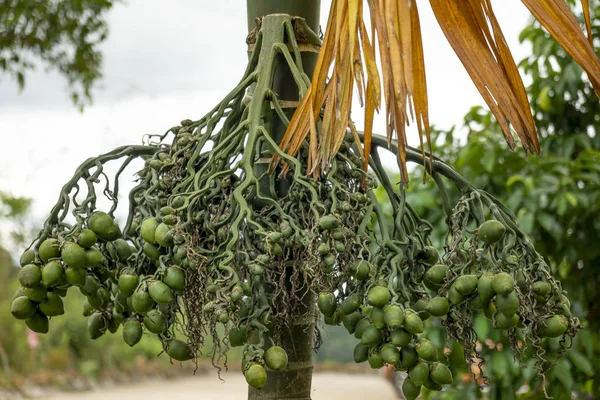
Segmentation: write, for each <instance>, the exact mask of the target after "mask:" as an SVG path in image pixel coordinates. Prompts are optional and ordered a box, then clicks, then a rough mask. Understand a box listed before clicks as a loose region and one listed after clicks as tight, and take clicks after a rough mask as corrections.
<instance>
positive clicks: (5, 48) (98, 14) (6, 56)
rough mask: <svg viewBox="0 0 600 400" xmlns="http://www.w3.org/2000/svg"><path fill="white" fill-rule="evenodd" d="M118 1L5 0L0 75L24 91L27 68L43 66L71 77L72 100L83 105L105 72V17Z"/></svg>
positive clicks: (0, 23)
mask: <svg viewBox="0 0 600 400" xmlns="http://www.w3.org/2000/svg"><path fill="white" fill-rule="evenodd" d="M117 1H118V0H117ZM117 1H112V0H69V1H54V0H28V1H21V0H3V1H2V2H1V5H2V6H1V7H0V73H4V74H5V75H7V76H9V77H11V78H12V79H14V80H16V81H17V84H18V85H19V88H20V89H23V88H24V87H25V83H26V81H27V73H28V72H29V71H31V70H33V69H35V68H36V67H38V68H39V67H40V66H44V67H45V68H46V69H48V70H50V69H53V70H56V71H58V72H59V73H60V74H61V75H62V76H63V77H65V78H66V79H67V82H68V84H69V89H70V95H71V99H72V101H73V103H75V104H76V105H78V106H80V107H83V105H84V104H85V103H89V102H91V99H92V95H91V90H92V87H93V85H94V84H95V83H96V82H97V81H98V80H99V78H100V77H101V76H102V73H101V71H100V67H101V65H102V53H101V51H100V45H101V43H102V42H103V41H104V40H105V39H106V37H107V35H108V26H107V24H106V19H105V16H106V13H107V12H108V11H109V10H110V9H111V8H112V6H113V4H114V3H116V2H117ZM40 64H41V65H40Z"/></svg>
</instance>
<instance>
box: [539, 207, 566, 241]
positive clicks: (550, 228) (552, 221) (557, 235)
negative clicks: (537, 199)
mask: <svg viewBox="0 0 600 400" xmlns="http://www.w3.org/2000/svg"><path fill="white" fill-rule="evenodd" d="M537 221H538V222H539V224H540V225H541V226H542V228H544V229H545V230H546V231H547V232H548V233H549V234H550V235H551V236H552V238H553V239H554V240H556V241H557V242H560V239H561V238H562V228H561V227H560V225H559V224H558V223H557V222H556V218H555V217H554V216H553V215H551V214H548V213H545V212H541V213H538V215H537Z"/></svg>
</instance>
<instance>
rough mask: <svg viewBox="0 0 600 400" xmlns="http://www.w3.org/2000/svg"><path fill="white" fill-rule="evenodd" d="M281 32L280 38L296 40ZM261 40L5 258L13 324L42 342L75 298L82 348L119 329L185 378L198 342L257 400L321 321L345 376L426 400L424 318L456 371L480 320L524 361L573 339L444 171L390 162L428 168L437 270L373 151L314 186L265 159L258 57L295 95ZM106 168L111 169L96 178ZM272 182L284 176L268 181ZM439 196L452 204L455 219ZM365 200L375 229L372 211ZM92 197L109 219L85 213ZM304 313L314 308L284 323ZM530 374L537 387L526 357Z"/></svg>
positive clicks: (429, 374) (475, 203)
mask: <svg viewBox="0 0 600 400" xmlns="http://www.w3.org/2000/svg"><path fill="white" fill-rule="evenodd" d="M280 18H281V19H282V22H281V26H282V29H283V30H284V31H286V32H287V31H289V30H291V31H293V30H294V29H295V28H294V25H293V24H292V22H291V20H285V16H281V17H280ZM263 26H264V24H263ZM273 32H275V33H276V29H271V30H265V31H264V32H262V31H260V32H258V34H257V38H256V43H255V50H254V51H253V53H252V55H251V57H250V61H249V66H248V68H247V70H246V73H245V74H244V76H243V78H242V80H241V81H240V83H239V84H238V85H237V86H236V87H235V88H234V89H233V90H232V91H231V92H230V93H229V94H228V95H227V96H226V97H225V98H224V99H223V101H222V102H221V103H220V104H218V105H217V106H216V107H215V108H214V109H213V110H212V111H211V112H209V113H208V114H207V115H206V116H204V117H203V118H201V119H198V120H191V119H186V120H183V121H181V123H180V124H179V125H177V126H175V127H173V128H171V129H169V130H168V131H167V132H166V133H165V134H163V135H152V136H148V137H147V139H146V140H145V144H144V145H140V146H126V147H121V148H117V149H115V150H114V151H112V152H109V153H106V154H104V155H101V156H99V157H96V158H90V159H88V160H87V161H85V162H84V163H83V164H82V165H81V166H80V167H79V168H78V170H77V171H76V172H75V175H74V177H73V178H72V179H71V180H70V181H69V182H68V183H67V184H66V185H65V186H64V187H63V189H62V190H61V193H60V198H59V201H58V203H57V204H56V206H55V207H54V208H53V210H52V211H51V213H50V216H49V218H48V219H47V221H46V222H45V224H44V227H43V229H42V230H41V232H40V234H39V235H38V237H37V238H36V240H35V241H34V242H33V243H32V245H31V246H30V248H29V249H27V250H26V251H25V252H24V253H23V255H22V257H21V271H20V274H19V281H20V282H21V285H22V288H21V289H19V290H18V291H17V293H16V294H15V296H14V299H13V300H12V305H11V310H12V313H13V315H14V316H15V317H16V318H19V319H23V320H24V321H25V323H26V324H27V326H28V327H29V328H30V329H32V330H33V331H36V332H40V333H46V332H48V330H49V328H50V327H51V325H52V321H51V320H52V319H54V318H57V317H58V316H60V315H61V314H63V313H64V309H63V300H62V298H63V297H64V296H66V295H67V293H68V290H69V289H70V288H71V289H73V288H76V289H77V290H79V291H80V292H81V293H82V294H83V295H85V296H86V299H87V300H86V301H85V302H84V304H83V305H82V312H83V314H84V315H85V316H87V317H88V331H89V335H90V336H91V337H92V338H93V339H96V338H99V337H100V336H102V335H105V334H107V333H116V332H117V331H119V329H120V332H121V334H122V336H123V340H124V341H125V342H126V343H127V344H128V345H130V346H134V345H136V343H138V342H139V341H140V339H141V338H142V336H143V335H144V334H148V335H153V336H155V337H156V339H157V340H159V341H160V342H161V343H162V346H163V348H164V351H165V352H166V354H167V355H168V356H169V357H171V358H172V359H174V360H177V361H186V360H190V359H194V360H195V359H196V358H197V357H198V356H200V354H201V352H202V351H203V350H204V346H203V345H204V343H205V340H206V338H208V337H210V338H211V341H212V343H213V346H211V347H210V349H211V350H210V351H211V354H210V355H211V357H212V358H213V361H214V362H215V363H218V362H219V359H220V358H221V357H222V356H223V355H224V354H225V352H227V350H228V349H229V348H231V347H237V346H243V347H244V351H243V362H242V368H243V371H244V374H245V376H246V379H247V381H248V383H249V384H250V385H251V386H252V387H255V388H259V389H260V388H262V387H263V385H264V384H265V382H266V379H267V369H270V370H275V371H278V370H283V369H285V368H286V366H287V364H288V354H287V353H286V350H284V348H283V347H284V346H283V344H282V341H283V335H284V334H285V332H289V330H290V328H291V326H292V325H293V324H294V322H295V320H306V319H311V320H312V321H315V322H319V321H321V320H322V319H323V318H324V320H325V322H326V323H327V324H343V325H344V326H345V327H346V329H347V330H348V333H349V334H353V335H354V336H355V337H356V338H357V339H359V343H358V344H357V345H356V347H355V348H354V359H355V361H356V362H366V361H368V363H369V365H370V366H371V367H373V368H380V367H382V366H384V365H386V364H388V365H393V366H394V367H395V368H396V369H398V370H402V371H408V375H409V378H408V379H407V380H406V381H405V383H404V393H405V395H406V396H407V398H410V399H414V398H415V397H416V396H417V395H418V394H419V393H420V391H421V387H422V386H424V387H426V388H428V389H430V390H441V389H442V387H443V385H446V384H450V383H451V382H452V379H453V378H452V374H451V372H450V370H449V369H448V367H447V362H446V356H445V353H444V351H445V349H444V347H442V348H438V347H436V346H435V345H434V344H433V343H432V342H431V341H429V340H428V339H427V338H425V337H423V330H424V323H423V321H424V320H426V319H428V318H440V319H441V320H442V324H443V325H444V327H445V328H446V333H447V340H452V341H459V342H460V343H462V344H463V345H464V349H465V357H466V359H467V360H473V359H475V358H476V355H477V351H476V342H477V335H476V334H475V331H474V329H473V327H472V320H473V316H474V314H476V313H480V312H482V313H484V314H485V316H486V317H487V318H489V319H490V320H491V321H493V326H494V327H495V328H496V329H499V330H503V331H506V332H507V334H508V337H509V339H510V342H511V344H512V346H513V350H514V351H515V355H516V356H517V357H520V356H521V355H522V353H523V349H524V346H526V345H528V344H529V345H531V346H533V347H534V348H536V349H541V343H542V341H543V340H545V338H549V337H558V336H564V337H568V336H570V337H573V336H574V335H575V333H576V332H577V329H578V321H577V319H576V318H573V317H572V316H571V314H570V305H569V300H568V299H567V297H566V293H565V292H564V291H563V290H562V289H561V286H560V283H559V282H558V281H557V280H556V279H554V278H553V277H552V275H551V274H550V272H549V268H548V266H547V265H546V263H545V261H544V259H543V258H542V257H541V256H540V255H539V254H538V253H537V252H536V251H535V249H534V248H533V247H532V245H531V242H530V241H529V239H528V238H527V237H526V236H525V235H524V234H523V233H522V232H521V231H520V230H519V228H518V227H517V225H516V223H515V217H514V215H513V214H512V213H511V212H510V211H509V210H508V209H506V207H504V206H503V205H502V204H500V203H499V202H498V201H497V200H496V199H494V198H492V197H491V196H489V195H488V194H487V193H485V192H483V191H480V190H478V189H476V188H474V187H472V186H471V185H470V184H469V183H468V182H466V181H465V180H464V179H463V178H462V177H460V176H459V175H458V174H457V173H456V172H454V171H453V170H452V169H451V168H450V167H448V166H447V165H446V164H444V163H443V162H441V161H439V160H437V159H435V160H434V159H430V160H429V161H428V160H426V159H425V160H424V158H423V156H422V154H421V153H419V152H417V151H413V150H410V149H409V150H408V152H407V157H408V160H409V161H413V162H419V163H424V162H428V163H429V167H428V169H429V173H430V174H431V176H432V177H433V179H434V180H435V182H436V183H437V184H438V186H439V189H440V193H441V196H442V198H443V200H444V207H445V209H446V211H447V214H448V219H447V221H448V232H447V237H446V241H445V244H444V248H443V249H442V250H443V251H442V254H443V255H442V256H440V252H439V251H438V250H437V249H436V248H434V247H432V246H431V240H430V238H429V233H430V232H431V229H432V228H431V224H430V223H429V222H427V221H424V220H422V219H421V218H420V217H419V216H418V215H417V213H416V212H415V211H414V209H413V208H412V207H411V206H410V204H408V203H407V202H406V197H405V194H404V191H403V189H402V187H401V188H400V190H398V188H397V187H395V186H394V185H393V184H392V183H391V181H390V178H389V177H388V175H387V172H386V171H385V169H384V168H383V166H382V163H381V160H380V158H379V155H378V154H379V153H378V151H379V150H383V149H387V148H388V143H387V141H386V139H385V138H381V137H378V136H376V135H375V136H373V139H372V148H371V157H370V161H369V166H370V168H369V169H368V170H365V168H363V160H364V154H362V153H361V151H362V147H361V146H359V145H357V144H359V143H357V142H359V141H360V137H361V136H360V134H358V133H357V132H354V133H348V135H347V136H346V137H345V138H344V139H343V141H342V142H341V143H339V151H338V152H337V154H336V155H335V157H334V158H333V159H332V160H331V162H330V163H329V164H328V167H327V171H326V172H324V173H322V174H320V175H319V176H316V177H315V176H314V175H310V174H307V172H306V166H307V164H308V162H309V160H308V159H309V157H310V149H309V147H308V145H306V146H300V149H299V151H298V153H297V154H296V155H295V156H294V157H292V156H290V155H288V154H287V153H286V152H284V151H282V149H281V148H280V147H279V146H278V144H277V142H276V141H275V140H274V138H273V137H272V136H271V133H270V132H271V127H272V126H273V125H274V122H273V121H272V119H275V118H277V119H279V121H278V122H279V123H282V124H284V125H286V124H289V123H290V121H289V120H288V119H287V117H286V113H285V112H284V110H282V109H281V108H280V103H279V101H278V99H277V96H276V94H275V93H274V92H273V90H272V86H273V69H274V68H275V65H276V59H277V58H276V57H275V56H274V54H273V53H274V52H277V53H283V54H284V56H285V57H284V59H285V60H286V62H287V63H288V64H289V65H288V66H289V69H290V70H291V71H292V73H293V74H294V76H295V77H296V78H297V79H295V82H296V83H297V85H298V90H299V93H300V94H302V93H304V92H306V90H307V88H308V84H309V83H310V81H309V80H308V77H307V75H306V74H305V73H304V71H303V66H302V61H301V60H299V59H298V57H297V54H296V52H295V51H294V49H298V43H297V41H296V39H295V37H294V35H289V34H287V35H286V34H282V33H281V32H280V34H279V35H277V34H275V33H273ZM290 49H291V51H290ZM298 54H299V53H298ZM265 110H268V111H265ZM265 112H269V113H270V114H269V115H270V116H271V119H269V118H266V117H265ZM391 149H392V150H394V149H395V150H396V151H397V147H396V148H395V147H394V145H393V144H392V147H391ZM273 156H277V157H278V159H279V161H280V162H281V163H284V164H281V163H278V162H274V161H272V160H273ZM135 159H141V160H143V166H142V168H141V170H139V171H138V172H137V177H138V179H137V181H136V184H135V186H134V187H133V189H132V190H131V191H130V193H129V195H128V197H127V199H126V200H127V201H126V202H125V204H126V207H128V209H127V210H125V211H126V213H127V217H126V220H124V221H123V222H121V223H120V224H119V223H117V220H116V219H115V215H119V213H118V212H117V210H118V209H119V210H121V209H120V208H118V206H119V205H121V204H123V202H119V179H120V178H121V176H122V172H123V171H125V170H126V169H127V167H128V166H129V165H130V163H131V162H132V161H133V160H135ZM109 163H120V167H119V169H118V171H117V173H116V174H115V175H114V177H113V178H111V179H109V177H108V175H107V174H106V172H105V165H106V164H109ZM281 168H285V169H286V170H287V175H285V176H277V174H270V173H269V172H270V170H271V171H272V170H275V171H281ZM444 180H445V181H449V182H451V183H452V184H454V185H455V186H456V187H458V188H459V189H460V192H461V194H462V197H461V198H460V200H459V201H458V202H457V204H455V205H454V206H452V205H451V204H449V200H448V196H447V194H446V189H445V188H444V184H443V181H444ZM102 181H105V182H104V183H102ZM101 183H102V184H101ZM378 185H379V186H380V187H382V188H383V189H384V192H385V196H384V197H385V202H386V207H391V209H392V211H393V212H392V215H391V217H390V215H389V213H386V212H385V210H384V208H385V207H384V205H382V204H381V201H380V200H378V198H377V197H376V196H375V192H374V190H375V189H376V188H377V187H378ZM99 196H104V197H106V199H108V201H109V202H110V203H111V206H110V207H109V208H107V209H105V210H98V209H97V207H96V203H97V200H98V197H99ZM123 214H124V213H123ZM307 296H309V297H308V298H312V299H314V300H315V301H313V303H311V304H313V305H314V306H311V307H308V308H307V309H306V312H305V313H304V314H305V315H297V312H296V311H297V310H298V309H301V308H302V307H301V305H302V304H303V302H305V301H306V299H307ZM310 296H312V297H310ZM317 309H318V310H319V311H320V314H322V315H320V314H319V313H316V312H315V311H316V310H317ZM318 325H319V324H318V323H317V324H316V325H315V326H316V327H315V328H314V329H318ZM317 336H318V335H317ZM535 357H537V358H538V360H539V363H538V366H539V368H540V371H542V372H543V371H544V370H545V369H546V368H547V363H546V362H545V359H544V353H543V351H539V352H536V353H535Z"/></svg>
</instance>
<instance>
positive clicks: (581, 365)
mask: <svg viewBox="0 0 600 400" xmlns="http://www.w3.org/2000/svg"><path fill="white" fill-rule="evenodd" d="M567 356H568V357H569V359H570V360H571V364H573V365H574V366H575V368H577V369H578V370H579V371H581V372H583V373H584V374H585V375H587V376H593V375H594V366H593V365H592V363H591V362H590V360H588V359H587V358H586V357H585V356H584V355H583V354H581V353H580V352H578V351H577V350H574V349H571V350H569V351H568V352H567Z"/></svg>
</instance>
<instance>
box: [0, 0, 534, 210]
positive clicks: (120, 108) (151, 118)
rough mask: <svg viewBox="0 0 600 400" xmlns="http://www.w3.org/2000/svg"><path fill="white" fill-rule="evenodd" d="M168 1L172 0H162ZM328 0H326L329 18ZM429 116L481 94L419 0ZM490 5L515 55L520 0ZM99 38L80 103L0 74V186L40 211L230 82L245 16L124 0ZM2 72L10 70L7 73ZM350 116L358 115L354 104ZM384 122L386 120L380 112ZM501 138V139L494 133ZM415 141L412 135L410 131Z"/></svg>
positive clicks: (33, 81)
mask: <svg viewBox="0 0 600 400" xmlns="http://www.w3.org/2000/svg"><path fill="white" fill-rule="evenodd" d="M166 4H168V6H167V5H166ZM329 4H330V1H327V0H323V1H322V12H321V16H322V18H321V20H322V25H323V26H325V23H326V21H325V18H326V17H327V14H328V10H329ZM418 4H419V6H420V12H421V22H422V26H423V28H422V30H423V35H424V51H425V62H426V69H427V79H428V86H429V99H430V118H431V121H432V123H433V124H435V125H437V126H440V127H450V126H451V125H453V124H460V122H461V120H462V116H463V115H464V114H465V113H466V112H467V111H468V109H469V108H470V107H471V106H473V105H475V104H483V103H482V100H481V97H480V95H479V93H478V92H477V90H476V89H475V86H474V85H473V84H472V83H471V82H470V80H469V77H468V75H467V74H466V72H464V69H463V68H462V65H461V63H460V62H459V60H458V58H457V57H456V56H455V54H454V53H453V51H452V49H451V48H450V46H449V45H448V43H447V42H446V39H445V37H444V36H443V34H442V32H441V30H440V28H439V27H438V26H437V23H436V21H435V18H434V16H433V14H432V12H431V9H430V7H429V3H428V2H427V1H425V0H418ZM493 4H494V5H495V6H496V9H495V11H496V14H497V17H498V19H499V20H500V24H501V26H502V28H503V29H504V32H505V34H506V37H507V41H508V43H509V45H510V47H511V48H512V49H513V54H514V55H515V58H516V59H517V60H520V59H522V58H523V57H524V56H525V55H526V54H527V51H528V49H527V48H526V47H523V46H520V45H519V43H518V39H517V37H518V33H519V31H520V30H521V29H522V28H523V27H524V26H525V25H526V23H527V22H528V20H529V14H528V11H527V10H526V9H525V7H524V6H523V5H522V3H521V1H519V0H495V1H493ZM108 22H109V27H110V36H109V38H108V40H107V41H106V42H105V44H104V46H103V52H104V66H103V72H104V79H103V80H102V81H101V82H100V84H99V85H98V87H97V88H96V90H95V91H94V105H93V106H91V107H88V108H87V109H86V110H85V112H84V113H79V112H78V111H77V110H76V109H75V108H74V107H73V105H72V104H71V102H70V100H69V98H68V92H67V90H66V82H65V80H64V79H63V78H62V77H61V76H59V75H58V74H56V73H44V71H43V70H42V69H41V68H40V70H39V71H38V72H36V73H30V74H29V75H28V76H27V78H28V79H27V82H26V84H27V87H26V88H25V90H24V91H23V92H22V93H21V94H18V91H17V87H16V84H15V83H14V82H10V81H7V80H6V79H2V80H1V81H0V135H1V139H2V145H1V147H0V153H1V156H0V190H3V191H9V192H11V193H12V194H14V195H21V196H27V197H31V198H33V199H34V206H33V207H34V209H33V211H34V215H35V217H36V218H43V217H44V216H45V215H47V213H48V212H49V210H50V207H51V206H52V205H53V204H54V203H55V202H56V200H57V197H58V192H59V190H60V187H61V186H62V185H63V184H64V183H65V182H66V181H67V180H68V179H69V178H70V177H71V176H72V174H73V171H74V170H75V168H76V167H77V166H78V165H79V164H80V163H81V162H82V161H84V160H85V159H86V158H87V157H89V156H94V155H97V154H99V153H103V152H106V151H109V150H111V149H112V148H114V147H116V146H119V145H124V144H138V143H140V141H141V137H142V135H143V134H145V133H162V132H164V131H166V129H168V128H169V127H171V126H173V125H175V124H177V123H178V122H179V121H180V120H182V119H184V118H191V119H198V118H200V117H201V116H203V115H204V113H205V112H207V111H208V110H209V109H210V108H212V107H213V106H214V105H215V104H217V103H218V102H219V100H220V99H221V98H222V96H224V95H225V94H226V93H227V92H228V91H229V90H230V89H231V88H233V87H234V86H235V84H236V83H237V81H238V79H239V77H241V74H242V73H243V71H244V68H245V63H246V47H245V37H246V16H245V2H244V1H242V0H221V1H218V2H214V1H211V2H208V1H196V0H171V1H169V2H168V3H167V2H164V1H160V0H145V1H141V0H126V2H125V3H124V4H117V5H116V6H115V7H114V9H113V10H112V11H111V12H110V14H109V15H108ZM3 78H6V77H3ZM355 109H356V110H357V111H358V112H355V115H354V116H353V117H354V119H355V120H356V121H357V124H358V125H359V126H360V125H362V116H361V115H360V114H361V112H360V111H359V109H358V108H355ZM376 124H377V125H376V129H377V130H378V131H379V132H383V121H382V119H381V118H380V119H379V120H378V121H377V122H376ZM498 140H501V138H500V137H499V138H498ZM411 144H412V145H418V141H417V139H414V138H413V140H412V141H411Z"/></svg>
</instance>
